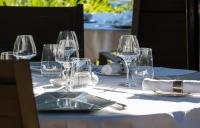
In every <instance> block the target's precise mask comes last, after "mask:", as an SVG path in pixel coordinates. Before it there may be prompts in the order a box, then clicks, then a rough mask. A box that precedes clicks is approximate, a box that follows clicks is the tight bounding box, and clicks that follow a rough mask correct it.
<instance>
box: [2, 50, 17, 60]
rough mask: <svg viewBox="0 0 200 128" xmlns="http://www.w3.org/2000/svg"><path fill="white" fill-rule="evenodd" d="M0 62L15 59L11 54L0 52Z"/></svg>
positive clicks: (9, 52)
mask: <svg viewBox="0 0 200 128" xmlns="http://www.w3.org/2000/svg"><path fill="white" fill-rule="evenodd" d="M1 60H16V57H15V56H14V54H13V52H11V51H8V52H2V53H1Z"/></svg>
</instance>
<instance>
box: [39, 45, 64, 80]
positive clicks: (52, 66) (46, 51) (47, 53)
mask: <svg viewBox="0 0 200 128" xmlns="http://www.w3.org/2000/svg"><path fill="white" fill-rule="evenodd" d="M56 50H57V44H44V45H43V51H42V59H41V74H42V75H44V76H47V77H60V75H61V71H62V66H61V64H59V63H58V62H56V61H55V55H56Z"/></svg>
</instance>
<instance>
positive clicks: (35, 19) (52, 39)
mask: <svg viewBox="0 0 200 128" xmlns="http://www.w3.org/2000/svg"><path fill="white" fill-rule="evenodd" d="M0 15H1V20H0V28H1V29H0V52H2V51H9V50H13V44H14V42H15V39H16V36H17V35H20V34H31V35H33V38H34V40H35V43H36V47H37V51H38V52H37V56H36V57H35V58H33V60H37V61H39V60H41V53H42V47H43V44H44V43H56V41H57V37H58V34H59V31H62V30H74V31H75V32H76V34H77V38H78V42H79V52H80V56H81V57H83V56H84V31H83V6H82V5H77V6H76V7H0Z"/></svg>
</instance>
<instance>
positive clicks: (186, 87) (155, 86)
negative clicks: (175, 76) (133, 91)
mask: <svg viewBox="0 0 200 128" xmlns="http://www.w3.org/2000/svg"><path fill="white" fill-rule="evenodd" d="M173 81H175V80H156V79H151V78H145V79H144V80H143V82H142V88H143V90H152V91H155V90H157V91H166V92H172V91H173ZM183 92H184V93H200V81H199V80H183Z"/></svg>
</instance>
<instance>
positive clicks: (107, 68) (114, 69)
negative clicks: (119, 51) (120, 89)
mask: <svg viewBox="0 0 200 128" xmlns="http://www.w3.org/2000/svg"><path fill="white" fill-rule="evenodd" d="M122 72H123V66H122V65H121V64H118V63H111V64H106V65H104V66H103V67H102V69H101V73H102V74H105V75H112V74H119V73H122Z"/></svg>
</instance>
